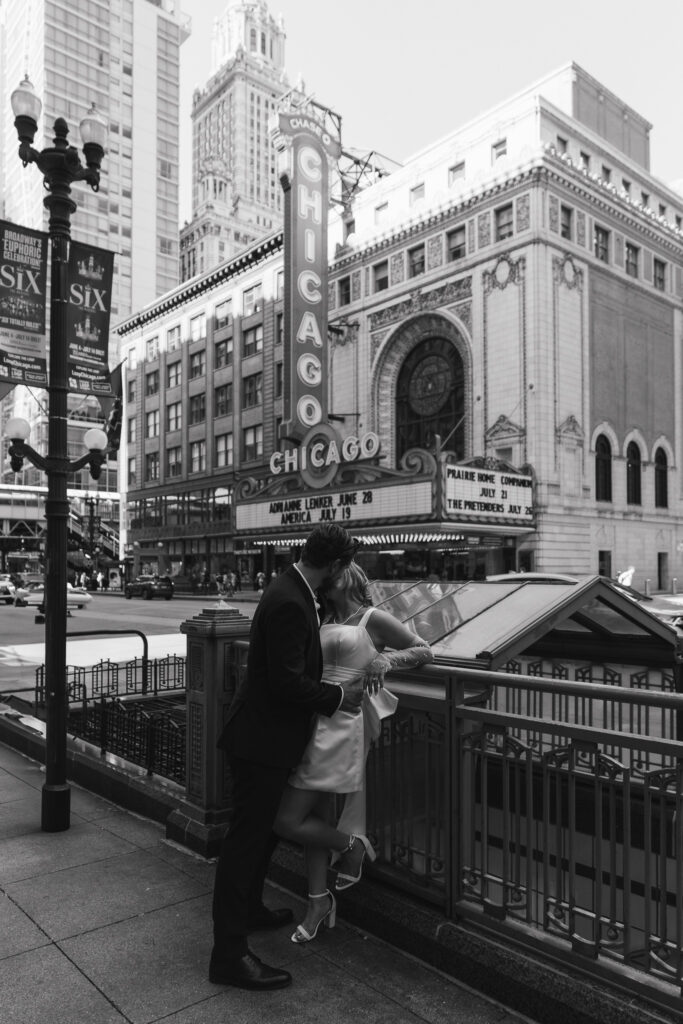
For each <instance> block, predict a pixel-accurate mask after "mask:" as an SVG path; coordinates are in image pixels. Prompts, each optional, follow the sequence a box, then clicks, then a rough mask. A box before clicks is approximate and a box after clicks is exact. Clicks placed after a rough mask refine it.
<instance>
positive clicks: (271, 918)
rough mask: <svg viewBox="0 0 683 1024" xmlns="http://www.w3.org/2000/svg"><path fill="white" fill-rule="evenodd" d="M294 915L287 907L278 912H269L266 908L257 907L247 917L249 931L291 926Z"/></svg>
mask: <svg viewBox="0 0 683 1024" xmlns="http://www.w3.org/2000/svg"><path fill="white" fill-rule="evenodd" d="M293 920H294V914H293V913H292V911H291V910H290V909H289V907H281V908H280V909H279V910H270V909H269V908H268V907H259V909H258V910H257V911H255V912H254V913H253V914H250V915H249V931H250V932H257V931H261V930H263V929H264V928H282V927H283V926H284V925H286V924H291V923H292V921H293Z"/></svg>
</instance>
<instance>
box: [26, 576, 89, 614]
mask: <svg viewBox="0 0 683 1024" xmlns="http://www.w3.org/2000/svg"><path fill="white" fill-rule="evenodd" d="M91 601H92V597H91V596H90V594H89V593H88V592H87V590H83V588H82V587H74V586H72V585H71V584H70V583H67V585H66V607H67V610H68V609H70V608H84V607H85V605H86V604H90V602H91ZM14 604H15V605H16V607H17V608H26V607H33V608H37V609H38V611H41V612H44V611H45V584H44V583H28V584H27V585H26V586H25V587H17V589H16V592H15V595H14Z"/></svg>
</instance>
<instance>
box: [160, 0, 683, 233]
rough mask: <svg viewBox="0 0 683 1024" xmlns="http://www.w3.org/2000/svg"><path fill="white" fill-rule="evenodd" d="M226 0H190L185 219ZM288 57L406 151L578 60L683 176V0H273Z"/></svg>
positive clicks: (342, 109)
mask: <svg viewBox="0 0 683 1024" xmlns="http://www.w3.org/2000/svg"><path fill="white" fill-rule="evenodd" d="M226 6H227V0H200V2H199V3H190V0H181V7H183V9H184V10H185V12H186V13H188V14H190V16H191V18H192V34H191V36H190V38H189V39H188V40H187V41H186V42H185V43H184V44H183V46H182V47H181V51H180V52H181V80H180V89H181V106H180V117H181V135H180V138H181V157H180V189H181V195H180V214H181V223H183V222H184V221H185V220H188V219H189V218H190V217H191V213H192V211H191V149H192V135H191V109H192V93H193V91H194V89H195V87H197V86H200V87H202V86H203V85H204V84H205V83H206V81H207V79H208V77H209V73H210V70H211V69H210V52H211V29H212V24H213V19H214V18H215V17H216V16H217V15H219V14H220V13H222V11H224V10H225V8H226ZM268 7H269V10H270V13H271V14H272V15H274V16H276V17H277V16H278V15H279V14H282V15H283V17H284V22H285V31H286V34H287V42H286V50H285V67H286V70H287V74H288V76H289V80H290V82H294V81H296V78H297V76H298V75H299V73H301V75H302V76H303V79H304V81H305V83H306V90H307V92H308V93H309V94H313V95H314V97H315V99H316V100H317V101H318V102H319V103H322V104H323V105H324V106H327V107H330V108H332V110H334V111H336V112H337V113H338V114H341V117H342V144H343V146H344V148H346V149H353V150H360V151H361V152H366V151H367V152H369V151H370V150H374V151H375V152H377V153H379V154H381V155H382V156H385V157H390V158H391V159H393V160H397V161H398V162H399V163H403V162H405V160H406V159H407V158H408V157H410V156H413V155H414V154H415V153H417V152H419V151H420V150H421V149H422V148H423V147H425V146H426V145H428V144H430V143H432V142H435V141H436V140H437V139H440V138H442V137H443V136H445V135H447V134H449V133H450V132H451V131H454V130H455V129H456V128H459V127H460V126H462V125H464V124H466V123H467V122H468V121H470V120H471V119H472V118H474V117H476V116H478V115H479V114H482V113H484V112H485V111H487V110H488V109H489V108H490V107H493V106H495V105H497V104H498V103H501V102H503V101H504V100H506V99H508V98H509V97H511V96H513V95H514V94H515V93H517V92H519V91H521V90H522V89H524V88H526V87H527V86H529V85H532V84H533V83H534V82H535V81H536V80H537V79H540V78H542V77H544V76H545V75H547V74H549V73H550V72H552V71H555V70H556V69H557V68H559V67H562V66H563V65H564V64H567V63H568V62H570V61H575V62H576V63H577V64H579V65H580V66H581V67H583V68H584V70H585V71H587V72H588V73H589V74H590V75H592V76H593V77H594V78H596V79H598V81H600V82H601V83H602V84H603V85H604V86H605V87H606V88H607V89H609V90H610V91H611V92H613V93H616V95H617V96H618V97H619V98H620V99H622V100H624V101H625V102H626V103H627V104H629V106H631V107H632V108H633V109H635V110H636V111H637V112H638V113H639V114H641V115H642V116H643V117H645V118H646V119H647V120H648V121H649V122H650V123H651V124H652V125H653V129H652V131H651V133H650V165H651V166H650V169H651V171H652V173H653V174H654V175H655V176H656V177H658V178H660V179H661V180H663V181H665V182H672V181H674V180H680V179H683V119H682V118H681V103H682V100H683V63H682V62H681V59H680V50H681V42H682V41H683V4H682V3H681V2H680V0H648V2H647V3H644V4H638V5H636V6H635V7H631V5H628V4H624V3H623V2H622V0H619V2H617V0H571V2H569V3H557V2H552V0H515V2H512V0H488V2H483V0H474V2H468V3H463V2H462V0H412V2H409V0H344V2H343V3H336V2H334V3H333V2H331V0H270V2H269V3H268Z"/></svg>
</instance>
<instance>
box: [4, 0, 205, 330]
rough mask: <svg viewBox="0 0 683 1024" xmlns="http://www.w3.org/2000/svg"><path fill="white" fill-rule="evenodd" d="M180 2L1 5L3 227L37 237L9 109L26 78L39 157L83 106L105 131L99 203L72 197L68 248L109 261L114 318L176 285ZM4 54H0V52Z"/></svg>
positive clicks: (82, 195)
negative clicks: (38, 108)
mask: <svg viewBox="0 0 683 1024" xmlns="http://www.w3.org/2000/svg"><path fill="white" fill-rule="evenodd" d="M179 8H180V5H179V2H178V0H0V33H1V34H2V35H3V37H4V42H3V49H4V60H3V61H2V68H1V70H0V149H1V150H2V152H3V153H4V174H3V177H2V179H1V180H0V195H1V196H2V200H3V204H4V216H5V217H6V218H7V219H8V220H13V221H16V222H17V223H21V224H24V225H26V226H28V227H35V228H43V227H44V226H45V225H46V224H47V213H46V211H45V210H44V209H43V205H42V197H43V183H42V181H41V179H40V175H39V174H37V173H36V172H35V171H34V172H32V173H31V172H22V170H21V166H20V164H19V162H18V160H17V158H16V157H14V156H13V155H12V154H14V153H15V152H16V149H17V137H16V129H15V128H14V118H13V114H12V110H11V107H10V102H9V97H10V94H11V92H12V90H13V89H14V88H16V86H17V85H18V84H19V82H20V81H21V79H22V78H23V77H24V75H25V74H28V76H29V78H30V79H31V81H32V82H33V85H34V86H35V88H36V92H37V93H38V95H39V96H40V98H41V100H42V102H43V112H42V117H41V123H40V124H39V126H38V132H39V134H38V138H37V140H36V146H37V148H42V146H43V145H49V144H51V139H52V125H53V123H54V120H55V118H57V117H64V118H65V119H66V121H67V122H68V124H69V127H70V129H71V136H70V141H71V143H72V144H73V145H75V146H76V147H77V148H80V140H79V138H78V124H79V122H80V120H81V118H82V117H83V115H84V114H85V112H86V111H87V109H88V108H89V106H90V105H91V103H93V102H94V103H95V105H96V107H97V109H98V110H99V111H100V112H101V113H102V114H103V115H104V117H105V118H106V119H107V121H108V123H109V140H108V145H107V149H106V153H105V158H104V162H103V166H102V172H103V173H102V183H101V186H100V190H99V192H98V193H97V194H95V193H93V192H91V191H90V189H89V188H88V187H87V186H76V188H75V190H74V198H75V200H76V202H77V203H78V212H77V213H76V215H75V216H74V218H73V221H72V234H73V237H74V238H77V239H80V240H82V241H85V242H90V243H92V244H93V245H98V246H101V247H102V248H104V249H111V250H113V251H114V252H116V254H117V257H116V262H115V276H114V286H113V302H112V317H113V320H114V321H117V320H120V319H122V318H123V317H125V316H128V315H129V314H130V313H131V312H132V311H133V310H134V309H139V308H140V307H141V306H144V305H145V304H146V303H148V302H151V301H152V300H153V299H154V298H156V296H157V295H160V294H161V293H162V292H164V291H166V290H167V289H168V288H170V287H172V286H173V285H174V284H175V283H176V282H177V276H178V272H177V264H178V250H177V231H178V124H179V113H178V111H179V104H178V83H179V51H180V45H181V43H182V42H183V41H184V40H185V39H186V38H187V36H188V35H189V19H188V18H186V17H185V16H184V15H183V14H182V13H181V11H180V9H179ZM0 52H2V51H0Z"/></svg>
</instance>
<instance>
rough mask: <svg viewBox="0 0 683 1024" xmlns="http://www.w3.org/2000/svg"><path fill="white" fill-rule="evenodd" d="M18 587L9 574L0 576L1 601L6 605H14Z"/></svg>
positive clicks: (4, 573)
mask: <svg viewBox="0 0 683 1024" xmlns="http://www.w3.org/2000/svg"><path fill="white" fill-rule="evenodd" d="M15 590H16V587H15V586H14V584H13V583H12V577H11V576H10V575H9V573H6V572H3V573H1V574H0V601H4V602H5V604H12V602H13V601H14V591H15Z"/></svg>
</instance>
